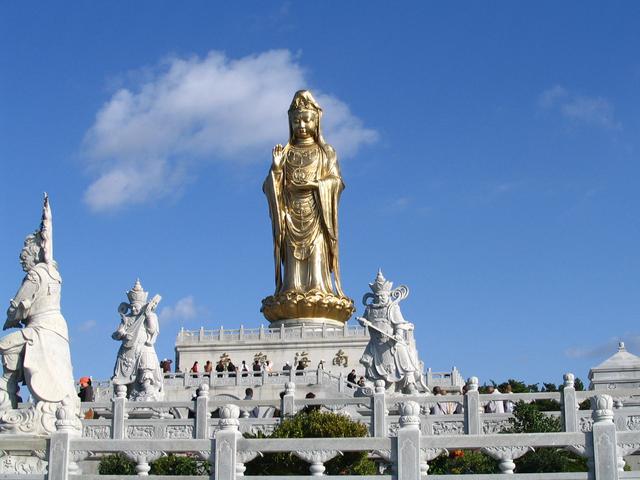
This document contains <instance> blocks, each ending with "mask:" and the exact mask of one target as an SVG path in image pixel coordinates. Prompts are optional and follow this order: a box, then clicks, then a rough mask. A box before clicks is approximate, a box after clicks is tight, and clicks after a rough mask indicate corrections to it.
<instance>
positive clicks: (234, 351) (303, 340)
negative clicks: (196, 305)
mask: <svg viewBox="0 0 640 480" xmlns="http://www.w3.org/2000/svg"><path fill="white" fill-rule="evenodd" d="M368 342H369V332H368V330H367V329H366V328H364V327H360V326H350V325H345V326H344V327H335V326H333V325H328V324H323V325H300V326H284V325H283V326H281V327H279V328H266V327H260V328H252V329H245V328H243V327H242V326H241V327H240V328H239V329H234V330H226V329H224V328H222V327H220V328H219V329H216V330H207V329H204V328H200V330H184V329H183V330H180V332H178V337H177V339H176V346H175V352H176V371H180V372H189V369H190V368H191V367H192V365H193V363H194V362H196V361H197V362H198V363H199V366H200V371H203V369H204V365H205V363H206V361H207V360H210V361H211V362H212V363H213V364H214V367H215V364H216V363H217V362H218V360H219V359H220V357H221V356H222V355H224V354H227V355H228V356H229V358H230V359H231V361H232V362H233V364H234V365H235V366H237V367H238V368H239V367H240V366H241V364H242V361H243V360H244V361H245V362H246V364H247V366H248V367H249V369H250V370H251V367H252V364H253V362H254V359H255V358H260V359H261V361H267V360H271V362H272V364H273V369H274V371H281V370H282V367H283V366H284V365H285V363H286V362H289V364H290V365H291V366H292V368H294V369H295V368H296V365H297V363H298V361H299V360H301V359H303V358H306V363H307V368H311V369H315V368H317V367H318V365H319V364H320V362H323V365H322V368H324V370H326V371H328V372H331V373H333V374H336V375H339V374H340V373H343V374H344V375H345V376H346V375H347V374H348V373H349V372H350V371H351V370H352V369H355V370H356V373H357V374H358V376H360V375H363V374H364V368H363V367H362V365H360V357H361V356H362V353H363V352H364V349H365V347H366V346H367V343H368Z"/></svg>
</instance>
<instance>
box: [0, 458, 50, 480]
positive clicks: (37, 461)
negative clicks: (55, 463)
mask: <svg viewBox="0 0 640 480" xmlns="http://www.w3.org/2000/svg"><path fill="white" fill-rule="evenodd" d="M0 454H2V456H1V458H0V474H18V475H20V474H22V475H29V474H31V475H34V474H39V475H44V474H46V473H47V462H46V461H45V460H43V459H41V458H38V457H37V456H25V455H10V454H7V452H0Z"/></svg>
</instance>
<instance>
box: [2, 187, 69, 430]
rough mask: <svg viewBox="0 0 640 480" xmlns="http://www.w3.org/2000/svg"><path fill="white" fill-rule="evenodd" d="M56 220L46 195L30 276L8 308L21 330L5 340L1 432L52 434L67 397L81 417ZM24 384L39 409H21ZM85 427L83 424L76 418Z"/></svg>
mask: <svg viewBox="0 0 640 480" xmlns="http://www.w3.org/2000/svg"><path fill="white" fill-rule="evenodd" d="M52 233H53V222H52V216H51V208H50V206H49V197H48V196H47V194H46V193H45V196H44V206H43V212H42V223H41V225H40V229H39V230H37V231H36V232H35V233H33V234H32V235H29V236H28V237H27V238H26V239H25V241H24V247H23V248H22V251H21V252H20V263H21V264H22V269H23V270H24V271H25V272H26V276H25V277H24V279H23V280H22V285H21V286H20V289H19V290H18V293H17V294H16V296H15V297H14V298H13V299H12V300H11V302H10V305H9V309H8V310H7V320H6V322H5V324H4V329H5V330H7V329H9V328H19V329H20V330H18V331H15V332H13V333H10V334H9V335H7V336H6V337H4V338H2V339H1V340H0V354H1V355H2V367H3V375H2V379H1V380H0V431H2V432H7V433H30V434H49V433H51V432H53V431H55V421H56V416H55V413H56V409H57V407H58V406H59V405H60V404H61V403H62V401H63V400H64V399H65V398H67V399H68V400H67V403H68V404H69V405H71V406H73V412H74V414H75V416H76V417H78V414H79V412H80V403H79V402H80V399H79V398H78V396H77V394H76V389H75V384H74V377H73V370H72V366H71V354H70V352H69V335H68V332H67V323H66V322H65V319H64V317H63V316H62V313H61V312H60V291H61V287H62V277H61V276H60V273H59V272H58V266H57V264H56V262H55V261H54V260H53V237H52ZM20 383H24V384H25V385H26V386H27V388H28V389H29V392H30V393H31V396H32V397H33V399H34V405H33V406H31V407H30V408H28V409H20V410H18V409H17V408H16V407H17V403H18V392H19V388H20V387H19V385H20ZM73 423H75V425H74V426H75V428H77V429H80V420H79V417H78V418H74V419H73Z"/></svg>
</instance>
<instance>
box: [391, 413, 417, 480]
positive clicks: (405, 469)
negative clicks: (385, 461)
mask: <svg viewBox="0 0 640 480" xmlns="http://www.w3.org/2000/svg"><path fill="white" fill-rule="evenodd" d="M419 415H420V405H419V404H418V403H417V402H412V401H410V402H404V403H403V404H401V405H400V428H399V429H398V437H397V439H396V442H397V443H396V445H397V448H396V468H397V472H398V477H397V478H398V480H415V479H416V478H419V477H420V416H419Z"/></svg>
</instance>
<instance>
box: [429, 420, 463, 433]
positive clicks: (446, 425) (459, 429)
mask: <svg viewBox="0 0 640 480" xmlns="http://www.w3.org/2000/svg"><path fill="white" fill-rule="evenodd" d="M432 428H433V434H434V435H463V434H464V422H433V425H432Z"/></svg>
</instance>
